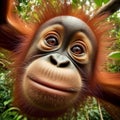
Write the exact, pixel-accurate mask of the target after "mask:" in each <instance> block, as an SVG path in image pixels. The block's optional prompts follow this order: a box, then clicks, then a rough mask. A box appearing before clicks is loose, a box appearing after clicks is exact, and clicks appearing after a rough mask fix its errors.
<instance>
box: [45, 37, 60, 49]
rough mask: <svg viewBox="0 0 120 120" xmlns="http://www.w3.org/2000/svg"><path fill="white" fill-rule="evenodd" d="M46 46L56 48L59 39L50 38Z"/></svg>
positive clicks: (47, 39)
mask: <svg viewBox="0 0 120 120" xmlns="http://www.w3.org/2000/svg"><path fill="white" fill-rule="evenodd" d="M45 44H46V45H47V46H49V47H54V46H57V45H58V44H59V43H58V39H57V37H55V36H48V37H47V38H46V39H45Z"/></svg>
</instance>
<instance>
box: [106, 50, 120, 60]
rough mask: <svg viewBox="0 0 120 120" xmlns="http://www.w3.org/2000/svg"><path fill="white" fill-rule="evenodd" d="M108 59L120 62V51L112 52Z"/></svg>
mask: <svg viewBox="0 0 120 120" xmlns="http://www.w3.org/2000/svg"><path fill="white" fill-rule="evenodd" d="M108 57H109V58H110V59H113V60H120V51H115V52H111V53H110V54H109V55H108Z"/></svg>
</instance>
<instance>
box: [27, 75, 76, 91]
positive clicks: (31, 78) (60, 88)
mask: <svg viewBox="0 0 120 120" xmlns="http://www.w3.org/2000/svg"><path fill="white" fill-rule="evenodd" d="M27 77H28V78H29V79H30V80H32V81H33V82H35V83H37V84H40V85H42V86H45V87H47V88H51V89H54V90H58V91H62V92H68V93H76V92H77V90H76V89H72V88H68V89H67V88H66V89H65V88H62V87H57V86H55V85H52V84H48V83H44V82H43V81H40V79H39V80H38V79H37V78H35V77H33V76H29V75H28V76H27Z"/></svg>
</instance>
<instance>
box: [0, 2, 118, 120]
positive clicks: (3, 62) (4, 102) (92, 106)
mask: <svg viewBox="0 0 120 120" xmlns="http://www.w3.org/2000/svg"><path fill="white" fill-rule="evenodd" d="M52 1H53V2H55V0H52ZM108 1H109V0H68V2H72V4H73V5H74V6H75V7H77V6H81V5H86V6H87V9H86V11H92V10H93V9H95V8H97V7H100V6H102V5H104V4H106V3H107V2H108ZM17 2H18V3H19V4H18V5H17V6H16V10H17V12H18V14H19V15H20V16H21V17H22V18H23V19H24V20H25V21H30V20H34V21H39V20H38V17H37V13H36V12H35V11H34V8H35V6H37V5H39V4H40V2H41V0H17ZM108 20H113V21H114V23H115V24H116V28H115V29H114V30H112V31H111V34H113V35H114V36H115V37H116V41H115V42H114V43H113V45H112V46H111V48H109V49H110V51H111V52H110V54H109V55H108V58H109V60H108V62H107V63H106V70H107V71H110V72H120V11H117V12H116V13H114V14H113V15H112V16H111V17H109V18H108ZM9 57H10V56H9V52H8V51H6V50H3V49H0V120H28V118H27V117H26V116H24V115H21V114H20V113H19V109H18V108H16V107H13V106H12V104H11V103H12V86H13V81H14V80H13V79H12V78H11V77H10V73H11V71H10V70H9V69H8V68H9V66H10V64H11V61H10V60H9ZM69 118H70V120H112V118H111V117H110V115H109V114H108V113H107V112H106V111H105V109H104V108H103V107H102V106H101V105H100V104H99V102H98V101H97V100H96V99H95V98H88V99H87V101H86V103H85V106H84V107H82V108H80V111H79V112H78V113H76V117H74V116H73V115H71V116H69ZM40 120H41V119H40ZM43 120H45V119H43ZM58 120H69V119H68V118H67V116H64V117H63V118H58Z"/></svg>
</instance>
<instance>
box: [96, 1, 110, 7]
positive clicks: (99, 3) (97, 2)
mask: <svg viewBox="0 0 120 120" xmlns="http://www.w3.org/2000/svg"><path fill="white" fill-rule="evenodd" d="M108 1H110V0H94V2H95V3H96V5H97V6H102V4H105V3H107V2H108Z"/></svg>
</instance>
